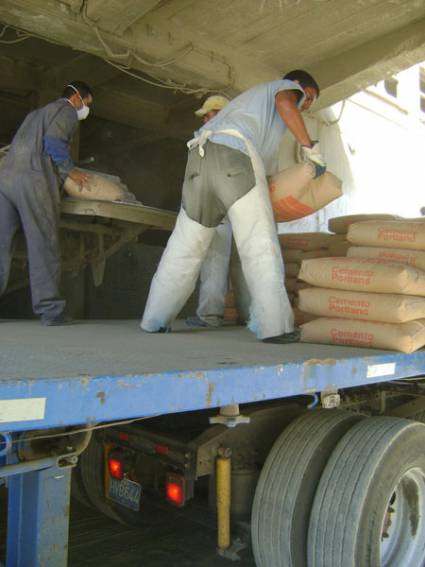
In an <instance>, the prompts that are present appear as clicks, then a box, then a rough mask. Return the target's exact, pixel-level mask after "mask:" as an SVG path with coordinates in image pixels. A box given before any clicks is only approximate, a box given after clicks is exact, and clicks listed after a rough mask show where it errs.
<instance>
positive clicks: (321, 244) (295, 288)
mask: <svg viewBox="0 0 425 567" xmlns="http://www.w3.org/2000/svg"><path fill="white" fill-rule="evenodd" d="M279 240H280V244H281V247H282V255H283V260H284V263H285V287H286V291H287V292H288V296H289V300H290V301H291V304H292V306H293V307H294V314H295V320H296V323H297V325H300V324H302V323H305V322H306V321H309V320H311V319H312V317H311V316H309V315H307V314H306V313H303V312H302V311H300V310H299V309H298V308H297V307H296V305H297V296H298V293H299V291H300V290H301V289H303V288H305V287H309V286H308V284H306V283H305V282H302V281H300V280H299V279H298V275H299V271H300V266H301V263H302V262H303V260H308V259H312V258H326V257H329V256H336V255H338V256H339V255H340V254H341V253H342V251H341V246H343V247H344V253H345V250H346V249H347V244H346V242H345V236H343V235H336V234H329V233H326V232H300V233H290V234H280V235H279Z"/></svg>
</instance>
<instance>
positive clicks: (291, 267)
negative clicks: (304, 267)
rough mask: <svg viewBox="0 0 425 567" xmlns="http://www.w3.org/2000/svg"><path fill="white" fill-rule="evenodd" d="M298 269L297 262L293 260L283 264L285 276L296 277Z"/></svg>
mask: <svg viewBox="0 0 425 567" xmlns="http://www.w3.org/2000/svg"><path fill="white" fill-rule="evenodd" d="M299 271H300V265H299V264H296V263H295V262H289V263H288V264H285V276H286V277H287V278H296V277H297V276H298V272H299Z"/></svg>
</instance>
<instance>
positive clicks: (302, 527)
mask: <svg viewBox="0 0 425 567" xmlns="http://www.w3.org/2000/svg"><path fill="white" fill-rule="evenodd" d="M360 419H363V416H361V415H359V414H354V413H350V412H347V411H340V410H313V411H310V412H308V413H306V414H304V415H302V416H301V417H299V418H298V419H296V420H295V421H293V422H292V423H291V424H290V425H289V426H288V427H287V428H286V429H285V430H284V431H283V433H282V434H281V435H280V437H278V439H277V441H276V442H275V444H274V445H273V447H272V449H271V451H270V453H269V455H268V457H267V459H266V461H265V464H264V467H263V469H262V471H261V475H260V478H259V481H258V484H257V488H256V492H255V497H254V504H253V509H252V518H251V532H252V546H253V552H254V556H255V561H256V565H257V566H258V567H282V566H283V565H284V566H285V567H305V566H306V564H307V557H306V555H307V554H306V544H307V530H308V523H309V518H310V510H311V507H312V505H313V499H314V493H315V490H316V487H317V485H318V483H319V480H320V477H321V474H322V471H323V469H324V468H325V465H326V462H327V460H328V458H329V457H330V455H331V453H332V451H333V450H334V448H335V446H336V445H337V443H338V442H339V440H340V439H341V438H342V437H343V435H344V434H345V433H346V432H347V431H348V430H349V429H350V428H351V427H353V425H355V424H356V423H357V422H358V421H359V420H360Z"/></svg>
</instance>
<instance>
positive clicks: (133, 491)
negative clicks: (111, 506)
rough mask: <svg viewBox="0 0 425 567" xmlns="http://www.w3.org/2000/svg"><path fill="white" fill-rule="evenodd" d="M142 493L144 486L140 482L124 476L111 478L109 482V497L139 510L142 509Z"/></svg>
mask: <svg viewBox="0 0 425 567" xmlns="http://www.w3.org/2000/svg"><path fill="white" fill-rule="evenodd" d="M141 495H142V486H141V485H140V484H139V483H138V482H134V481H132V480H129V479H128V478H123V479H122V480H117V479H115V478H111V479H110V483H109V494H108V496H109V498H110V499H111V500H113V501H114V502H117V503H118V504H121V506H125V507H126V508H130V510H134V511H135V512H138V511H139V509H140V497H141Z"/></svg>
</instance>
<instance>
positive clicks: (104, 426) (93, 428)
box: [12, 414, 161, 445]
mask: <svg viewBox="0 0 425 567" xmlns="http://www.w3.org/2000/svg"><path fill="white" fill-rule="evenodd" d="M160 415H161V414H157V415H151V416H149V417H136V418H134V419H127V420H124V421H111V422H109V423H101V424H100V425H93V426H90V427H82V428H80V429H72V430H71V431H63V432H62V433H51V434H46V435H35V436H34V437H31V441H34V440H40V439H54V438H56V437H67V436H68V435H78V434H80V433H86V432H87V431H96V430H98V429H107V428H108V427H114V426H115V425H129V424H131V423H135V422H136V421H144V420H146V419H153V418H154V417H160ZM21 442H22V439H19V438H18V439H13V440H12V445H13V444H17V443H21Z"/></svg>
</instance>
